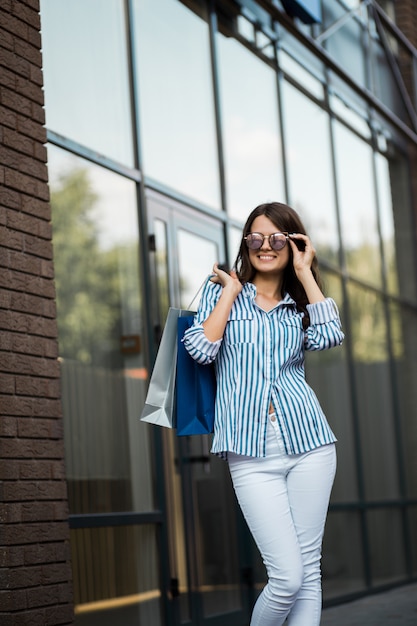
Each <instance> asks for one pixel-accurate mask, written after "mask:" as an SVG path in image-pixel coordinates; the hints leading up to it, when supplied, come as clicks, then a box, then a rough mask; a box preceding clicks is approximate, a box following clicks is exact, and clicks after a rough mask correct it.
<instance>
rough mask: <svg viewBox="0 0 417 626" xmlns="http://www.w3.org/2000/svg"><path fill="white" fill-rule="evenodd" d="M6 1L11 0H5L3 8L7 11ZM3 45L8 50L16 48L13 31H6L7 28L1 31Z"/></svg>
mask: <svg viewBox="0 0 417 626" xmlns="http://www.w3.org/2000/svg"><path fill="white" fill-rule="evenodd" d="M6 3H10V0H3V2H2V5H1V8H2V9H3V10H4V11H7V8H6V6H5V5H6ZM1 47H2V48H4V49H6V50H11V51H12V52H13V49H14V37H13V35H12V34H11V33H8V32H6V31H5V30H3V31H2V33H1Z"/></svg>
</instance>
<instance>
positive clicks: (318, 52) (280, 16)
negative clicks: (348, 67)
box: [257, 0, 417, 144]
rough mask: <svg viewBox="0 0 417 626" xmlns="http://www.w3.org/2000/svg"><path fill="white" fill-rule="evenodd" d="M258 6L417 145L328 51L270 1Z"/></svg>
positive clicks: (416, 138) (263, 0) (410, 132)
mask: <svg viewBox="0 0 417 626" xmlns="http://www.w3.org/2000/svg"><path fill="white" fill-rule="evenodd" d="M257 2H258V4H259V5H260V6H261V7H262V8H264V9H265V10H266V11H267V12H268V13H269V14H270V15H271V16H272V17H273V18H274V19H276V21H277V22H278V23H280V24H282V26H283V27H284V28H285V29H286V30H287V31H288V32H289V33H290V34H291V35H293V36H294V37H295V38H296V39H297V40H298V41H300V43H301V44H302V45H304V46H305V48H307V50H309V51H310V52H313V54H314V55H315V56H316V57H317V58H318V59H319V60H320V61H322V62H323V63H324V64H325V65H326V66H327V68H328V69H330V70H331V71H333V72H334V73H335V74H336V75H337V76H339V78H341V79H342V80H343V81H344V82H345V83H346V84H347V85H348V86H349V87H351V88H352V89H353V91H355V93H357V94H358V95H359V96H361V97H362V98H363V99H364V100H366V101H367V102H368V104H369V105H371V106H373V107H374V108H375V109H376V110H377V111H378V113H380V114H381V115H382V116H383V117H384V118H385V119H386V120H388V121H389V122H391V123H392V124H393V125H394V126H395V127H396V128H397V129H398V130H399V131H400V132H401V133H403V134H404V135H405V136H407V137H408V138H409V139H411V141H412V142H413V143H414V144H417V133H415V132H414V131H413V130H412V129H411V128H409V127H408V126H407V125H406V124H405V123H404V122H403V121H402V120H400V118H398V117H397V116H396V115H395V114H394V113H393V112H392V111H391V110H390V109H389V108H388V107H386V106H385V105H384V104H383V103H382V102H380V101H379V100H378V99H377V98H376V97H375V96H374V95H373V94H372V93H371V92H370V91H369V90H368V89H365V88H363V87H361V86H360V85H358V84H357V83H356V82H355V80H354V79H353V78H352V77H351V76H350V75H349V74H347V73H346V72H345V70H344V69H343V68H342V67H340V65H339V64H338V63H336V62H335V61H334V60H333V59H332V58H331V56H330V55H329V54H328V53H327V51H326V50H325V49H324V48H322V47H321V46H320V45H319V44H318V43H317V42H316V41H315V40H314V39H313V38H312V37H309V36H308V35H306V34H305V33H303V32H301V31H300V30H299V29H298V28H297V26H296V24H294V22H293V21H292V20H291V19H290V18H289V17H288V16H287V15H286V14H284V13H283V12H282V11H281V10H280V9H279V8H278V7H276V6H274V5H273V4H271V2H270V0H257Z"/></svg>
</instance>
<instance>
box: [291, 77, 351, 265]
mask: <svg viewBox="0 0 417 626" xmlns="http://www.w3.org/2000/svg"><path fill="white" fill-rule="evenodd" d="M282 106H283V118H284V128H285V151H286V161H287V174H288V194H289V202H290V204H291V206H293V207H294V208H295V209H296V210H297V211H298V212H299V213H300V215H301V217H302V219H303V221H304V224H305V226H306V228H307V232H308V233H309V234H310V236H311V238H312V240H313V242H314V246H315V248H316V249H317V253H318V256H319V257H322V258H325V259H326V260H328V261H330V262H332V263H334V264H335V265H338V251H339V236H338V232H337V222H336V209H335V195H334V186H333V168H332V160H331V151H330V130H329V118H328V114H327V113H325V112H324V111H323V110H322V109H320V108H319V107H318V106H317V105H316V104H314V103H313V102H312V101H311V100H309V99H308V98H306V96H304V95H303V94H302V93H301V92H300V91H298V89H295V87H293V86H292V85H290V84H289V83H288V82H286V81H283V88H282Z"/></svg>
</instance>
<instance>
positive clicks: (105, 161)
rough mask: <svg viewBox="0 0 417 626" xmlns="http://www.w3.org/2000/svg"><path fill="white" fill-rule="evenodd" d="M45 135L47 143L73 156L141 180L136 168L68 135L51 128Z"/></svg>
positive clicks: (135, 179)
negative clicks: (114, 159)
mask: <svg viewBox="0 0 417 626" xmlns="http://www.w3.org/2000/svg"><path fill="white" fill-rule="evenodd" d="M46 137H47V141H48V143H50V144H52V145H54V146H57V147H58V148H62V149H63V150H66V151H67V152H71V154H74V155H75V156H79V157H81V158H82V159H85V160H86V161H90V162H91V163H94V164H95V165H99V166H101V167H104V168H106V169H108V170H111V171H112V172H115V173H116V174H120V175H121V176H124V177H125V178H129V179H130V180H133V181H135V182H140V181H141V173H140V171H139V170H138V169H136V168H134V167H129V166H127V165H123V164H122V163H119V162H117V161H113V159H111V158H109V157H107V156H105V155H103V154H100V153H99V152H96V151H94V150H92V149H91V148H87V147H86V146H83V145H82V144H80V143H77V142H76V141H73V140H72V139H68V137H64V136H63V135H60V134H58V133H56V132H55V131H53V130H49V129H47V131H46Z"/></svg>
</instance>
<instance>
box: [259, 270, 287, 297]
mask: <svg viewBox="0 0 417 626" xmlns="http://www.w3.org/2000/svg"><path fill="white" fill-rule="evenodd" d="M253 284H254V285H255V287H256V293H257V295H259V296H261V297H263V298H265V299H267V300H269V301H271V302H273V301H274V302H279V301H280V300H282V284H283V279H282V277H277V276H276V275H275V276H259V275H256V276H255V278H254V279H253Z"/></svg>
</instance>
